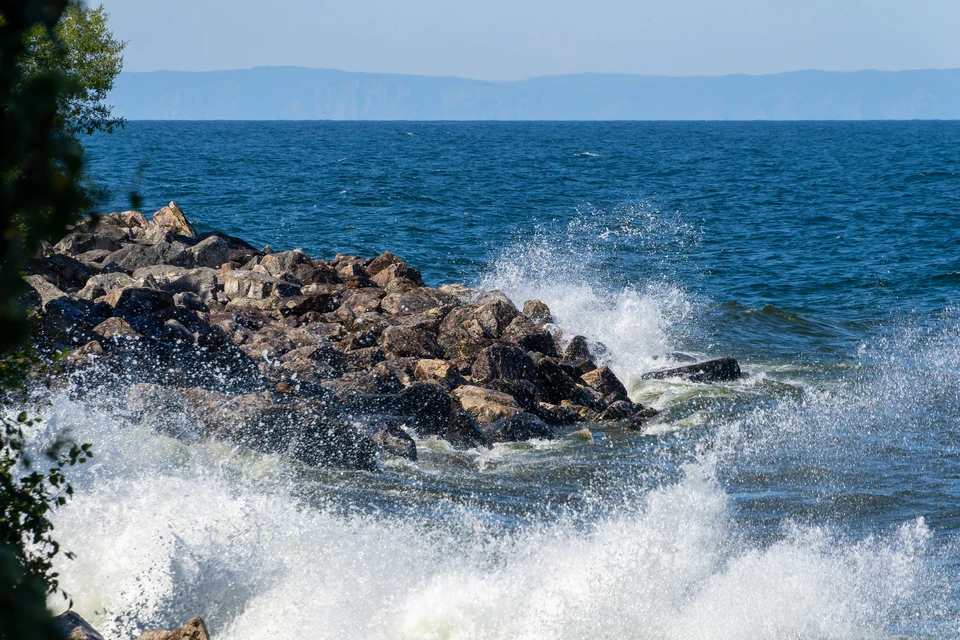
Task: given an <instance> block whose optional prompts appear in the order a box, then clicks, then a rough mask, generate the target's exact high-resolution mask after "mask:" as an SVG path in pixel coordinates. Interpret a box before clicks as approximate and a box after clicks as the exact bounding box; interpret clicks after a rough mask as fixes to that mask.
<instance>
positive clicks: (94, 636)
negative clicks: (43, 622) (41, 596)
mask: <svg viewBox="0 0 960 640" xmlns="http://www.w3.org/2000/svg"><path fill="white" fill-rule="evenodd" d="M56 626H57V629H58V630H59V631H60V633H61V635H62V636H63V638H64V639H65V640H103V636H101V635H100V634H99V633H97V630H96V629H94V628H93V627H92V626H90V623H89V622H87V621H86V620H84V619H83V618H81V617H80V614H78V613H77V612H76V611H64V612H63V613H61V614H60V615H59V616H57V617H56ZM202 640H206V639H202Z"/></svg>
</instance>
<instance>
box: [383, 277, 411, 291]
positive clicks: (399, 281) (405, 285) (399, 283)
mask: <svg viewBox="0 0 960 640" xmlns="http://www.w3.org/2000/svg"><path fill="white" fill-rule="evenodd" d="M419 288H420V285H419V284H417V283H416V282H414V281H413V280H409V279H408V278H394V279H393V280H390V281H389V282H387V283H386V284H385V285H383V290H384V291H386V292H387V293H414V292H416V291H417V289H419Z"/></svg>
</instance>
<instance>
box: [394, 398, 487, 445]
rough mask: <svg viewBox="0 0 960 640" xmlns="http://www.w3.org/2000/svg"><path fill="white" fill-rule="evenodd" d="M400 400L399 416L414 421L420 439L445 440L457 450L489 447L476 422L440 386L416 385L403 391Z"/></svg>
mask: <svg viewBox="0 0 960 640" xmlns="http://www.w3.org/2000/svg"><path fill="white" fill-rule="evenodd" d="M397 399H398V410H399V412H400V413H401V414H402V415H404V416H407V417H410V418H411V419H412V422H411V426H412V427H413V428H414V429H416V431H417V433H418V434H419V435H420V436H437V437H440V438H443V439H444V440H446V441H447V442H449V443H450V444H451V445H453V446H454V447H455V448H458V449H469V448H472V447H477V446H483V445H486V443H487V441H486V438H485V437H484V435H483V433H482V432H481V431H480V429H479V427H478V426H477V424H476V422H475V421H474V420H473V418H472V417H471V416H470V415H468V414H467V413H466V412H464V411H463V409H461V408H460V407H457V406H456V405H455V404H454V403H453V401H452V400H451V398H450V396H449V395H448V394H447V392H446V391H445V390H444V389H443V388H441V387H440V386H439V385H437V384H434V383H431V382H416V383H414V384H412V385H410V386H409V387H407V388H405V389H404V390H403V391H401V392H400V393H399V394H398V396H397Z"/></svg>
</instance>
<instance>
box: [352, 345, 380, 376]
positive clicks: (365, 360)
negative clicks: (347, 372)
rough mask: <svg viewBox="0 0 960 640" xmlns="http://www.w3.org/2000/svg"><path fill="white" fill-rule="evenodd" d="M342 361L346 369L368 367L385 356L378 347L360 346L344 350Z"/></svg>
mask: <svg viewBox="0 0 960 640" xmlns="http://www.w3.org/2000/svg"><path fill="white" fill-rule="evenodd" d="M343 356H344V362H345V364H346V367H347V368H348V369H353V370H357V369H370V368H371V367H373V366H374V365H376V364H377V363H380V362H383V361H384V360H386V358H387V354H386V353H384V351H383V349H381V348H380V347H360V348H358V349H350V350H349V351H346V352H344V354H343Z"/></svg>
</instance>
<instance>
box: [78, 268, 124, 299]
mask: <svg viewBox="0 0 960 640" xmlns="http://www.w3.org/2000/svg"><path fill="white" fill-rule="evenodd" d="M137 284H138V282H137V280H135V279H134V278H133V277H131V276H129V275H128V274H126V273H123V272H116V273H101V274H98V275H95V276H93V277H91V278H90V279H89V280H87V283H86V285H85V286H84V287H83V289H80V291H78V292H77V293H76V296H77V297H78V298H84V299H86V300H96V299H97V298H99V297H101V296H105V295H106V294H107V293H109V292H110V291H113V290H114V289H122V288H124V287H132V286H136V285H137Z"/></svg>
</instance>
